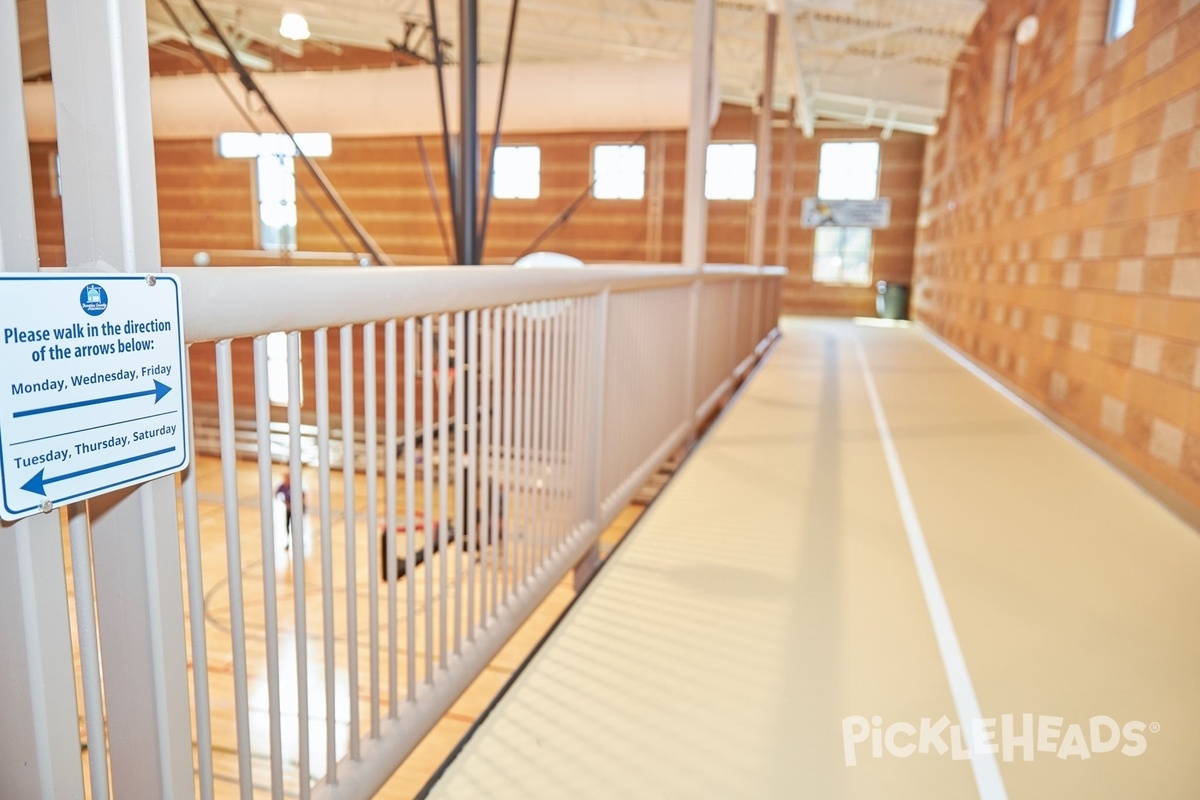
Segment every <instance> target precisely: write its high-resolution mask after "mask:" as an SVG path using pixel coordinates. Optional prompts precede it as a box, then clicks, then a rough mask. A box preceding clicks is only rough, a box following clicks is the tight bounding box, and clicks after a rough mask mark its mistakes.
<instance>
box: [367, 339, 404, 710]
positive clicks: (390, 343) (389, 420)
mask: <svg viewBox="0 0 1200 800" xmlns="http://www.w3.org/2000/svg"><path fill="white" fill-rule="evenodd" d="M383 414H384V417H383V458H384V462H383V491H384V500H383V503H384V506H383V507H384V515H383V526H384V528H383V543H384V547H383V550H384V552H383V572H384V573H386V574H387V649H388V653H387V664H388V718H390V719H395V718H396V717H397V716H398V715H399V713H400V704H399V696H400V683H399V678H398V675H397V669H398V663H397V658H398V654H397V652H396V648H397V645H398V641H397V632H396V320H394V319H389V320H388V321H387V322H385V323H383ZM372 580H375V578H374V576H372Z"/></svg>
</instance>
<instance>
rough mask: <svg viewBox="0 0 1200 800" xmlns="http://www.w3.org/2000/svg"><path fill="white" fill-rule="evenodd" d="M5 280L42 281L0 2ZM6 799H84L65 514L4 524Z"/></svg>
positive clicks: (13, 39) (7, 12)
mask: <svg viewBox="0 0 1200 800" xmlns="http://www.w3.org/2000/svg"><path fill="white" fill-rule="evenodd" d="M0 186H3V187H4V190H3V191H0V272H36V271H37V268H38V252H37V228H36V225H35V223H34V217H33V186H32V182H31V180H30V175H29V140H28V137H27V134H26V130H25V97H24V91H23V87H22V83H21V43H20V36H19V35H18V32H17V6H16V3H15V2H13V0H0ZM0 608H2V609H4V610H3V613H0V709H3V712H2V713H0V787H3V788H2V789H0V793H3V794H4V795H5V796H12V797H28V798H40V800H57V798H68V799H69V800H76V799H77V800H83V766H82V761H81V759H80V742H79V719H78V716H77V712H76V705H75V702H76V701H75V667H74V660H73V658H72V655H71V626H70V618H69V617H68V613H67V581H66V573H65V569H64V561H63V546H62V531H61V517H60V515H59V514H58V513H54V514H48V515H36V516H32V517H26V518H25V519H23V520H20V521H19V522H0Z"/></svg>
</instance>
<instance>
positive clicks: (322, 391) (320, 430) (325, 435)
mask: <svg viewBox="0 0 1200 800" xmlns="http://www.w3.org/2000/svg"><path fill="white" fill-rule="evenodd" d="M313 356H314V360H315V361H316V376H315V377H316V390H317V392H316V394H317V494H318V497H319V504H320V507H321V623H322V640H323V644H324V660H325V664H324V670H323V672H324V674H325V780H327V781H329V782H330V783H337V747H336V743H337V737H336V725H337V697H336V695H335V694H334V684H333V677H334V673H335V672H336V670H337V660H336V656H335V654H334V623H333V519H332V510H333V499H332V496H331V493H330V485H329V483H330V480H329V330H328V329H327V328H319V329H318V330H317V331H316V332H315V333H314V334H313Z"/></svg>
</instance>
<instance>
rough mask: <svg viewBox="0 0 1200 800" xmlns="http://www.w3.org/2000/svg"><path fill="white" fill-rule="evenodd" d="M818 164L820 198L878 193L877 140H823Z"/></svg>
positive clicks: (869, 197)
mask: <svg viewBox="0 0 1200 800" xmlns="http://www.w3.org/2000/svg"><path fill="white" fill-rule="evenodd" d="M818 168H819V170H820V172H819V174H818V176H817V197H819V198H821V199H822V200H874V199H875V198H876V197H878V196H879V142H826V143H825V144H823V145H821V162H820V166H819V167H818Z"/></svg>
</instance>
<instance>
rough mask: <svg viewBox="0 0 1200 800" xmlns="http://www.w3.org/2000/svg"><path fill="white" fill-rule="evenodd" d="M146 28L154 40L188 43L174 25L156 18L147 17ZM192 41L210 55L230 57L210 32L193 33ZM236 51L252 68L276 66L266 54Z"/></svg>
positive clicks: (246, 64) (239, 58)
mask: <svg viewBox="0 0 1200 800" xmlns="http://www.w3.org/2000/svg"><path fill="white" fill-rule="evenodd" d="M146 28H147V30H148V36H149V38H150V40H151V41H153V42H165V41H173V42H183V43H185V44H186V43H187V39H186V38H184V36H183V34H182V33H180V32H179V30H178V29H177V28H176V27H175V26H174V25H167V24H165V23H162V22H159V21H158V20H156V19H147V20H146ZM192 43H193V44H195V45H196V49H197V50H203V51H204V52H205V53H208V54H209V55H210V56H219V57H221V58H228V57H229V54H228V52H226V50H225V48H224V46H222V44H221V43H220V42H218V41H217V40H216V39H214V38H213V37H211V36H209V35H208V34H205V33H193V34H192ZM234 52H236V53H237V57H238V60H239V61H241V62H242V64H244V65H245V66H246V67H248V68H250V69H256V70H260V71H267V70H270V69H272V68H274V66H275V65H274V64H273V63H272V62H271V59H269V58H267V57H266V56H260V55H257V54H255V53H247V52H246V51H245V50H238V49H235V51H234Z"/></svg>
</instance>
